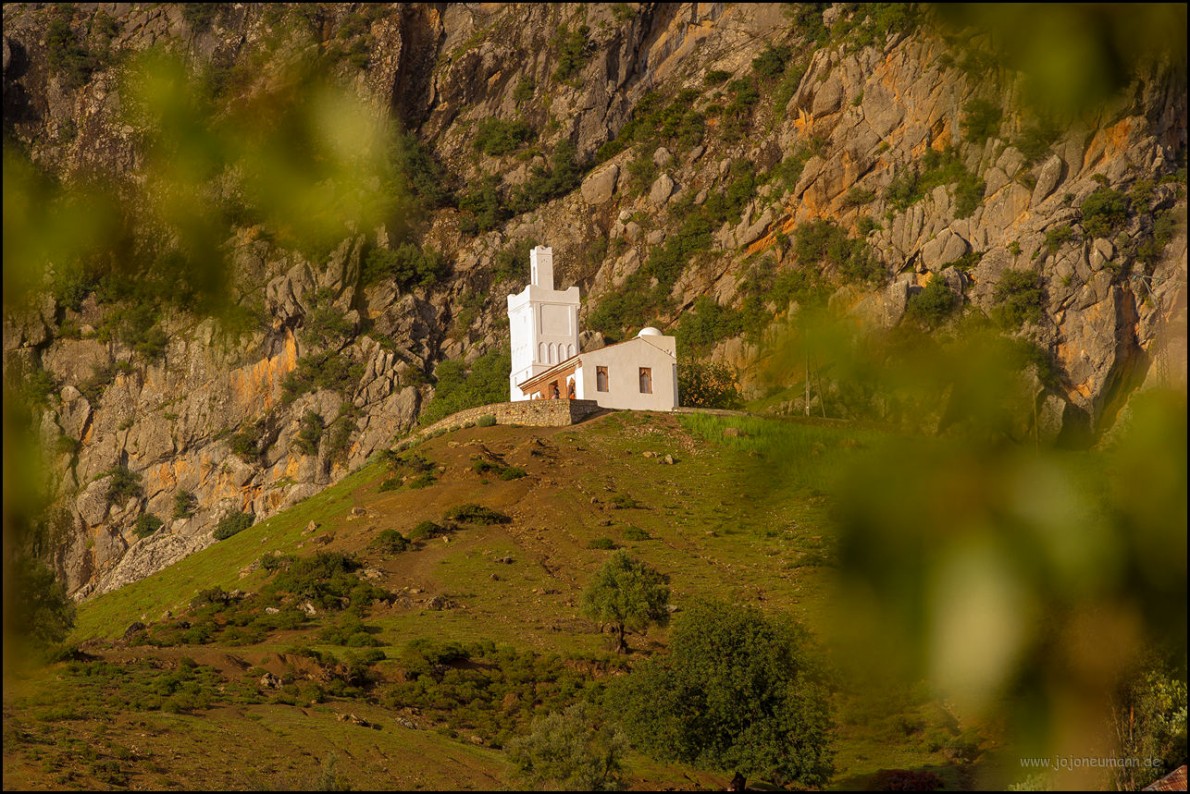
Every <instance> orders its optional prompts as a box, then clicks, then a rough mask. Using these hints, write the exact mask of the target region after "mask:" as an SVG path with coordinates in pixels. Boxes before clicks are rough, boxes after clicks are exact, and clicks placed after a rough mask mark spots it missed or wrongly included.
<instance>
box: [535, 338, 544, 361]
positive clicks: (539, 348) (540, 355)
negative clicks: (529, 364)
mask: <svg viewBox="0 0 1190 794" xmlns="http://www.w3.org/2000/svg"><path fill="white" fill-rule="evenodd" d="M537 360H538V361H545V342H540V343H538V345H537Z"/></svg>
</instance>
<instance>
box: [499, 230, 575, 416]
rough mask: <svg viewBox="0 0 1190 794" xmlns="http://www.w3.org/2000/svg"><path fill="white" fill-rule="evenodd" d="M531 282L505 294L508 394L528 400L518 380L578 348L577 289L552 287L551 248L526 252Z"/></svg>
mask: <svg viewBox="0 0 1190 794" xmlns="http://www.w3.org/2000/svg"><path fill="white" fill-rule="evenodd" d="M529 273H530V283H529V284H528V285H527V286H526V287H525V289H524V290H522V291H521V293H520V294H519V295H509V296H508V326H509V336H510V338H511V347H512V371H511V373H510V374H509V383H508V388H509V395H510V399H511V400H512V401H514V402H515V401H518V400H527V399H529V397H528V395H526V394H524V393H523V392H522V391H521V390H520V389H518V388H517V384H518V383H522V382H524V381H525V379H527V378H529V377H532V376H533V375H536V374H538V373H539V372H543V371H545V370H547V369H549V368H550V367H551V366H552V365H554V364H557V363H558V362H559V361H564V360H566V359H567V358H569V357H570V356H573V355H574V354H575V353H577V352H578V309H579V289H578V287H571V288H570V289H567V290H556V289H554V254H553V250H552V249H550V248H546V247H544V246H538V247H536V248H534V249H533V250H532V251H530V252H529Z"/></svg>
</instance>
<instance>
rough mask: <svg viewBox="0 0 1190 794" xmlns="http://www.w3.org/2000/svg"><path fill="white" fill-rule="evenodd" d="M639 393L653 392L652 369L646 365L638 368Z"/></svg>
mask: <svg viewBox="0 0 1190 794" xmlns="http://www.w3.org/2000/svg"><path fill="white" fill-rule="evenodd" d="M640 393H641V394H652V393H653V370H651V369H649V368H648V367H641V368H640Z"/></svg>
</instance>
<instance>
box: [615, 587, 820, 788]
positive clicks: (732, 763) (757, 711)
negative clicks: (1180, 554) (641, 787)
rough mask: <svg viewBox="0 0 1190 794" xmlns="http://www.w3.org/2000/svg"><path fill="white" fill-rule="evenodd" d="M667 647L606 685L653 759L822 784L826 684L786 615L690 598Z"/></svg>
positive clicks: (631, 732)
mask: <svg viewBox="0 0 1190 794" xmlns="http://www.w3.org/2000/svg"><path fill="white" fill-rule="evenodd" d="M670 651H671V652H670V654H669V655H668V656H666V657H662V658H656V659H650V660H648V661H647V662H645V663H644V665H642V666H641V667H640V668H638V669H637V670H635V671H634V672H633V673H632V674H631V675H630V676H628V677H627V678H625V679H624V680H623V682H622V683H620V684H618V685H617V686H616V687H615V688H614V689H613V690H612V692H611V699H612V700H611V702H612V705H613V707H614V708H615V709H616V711H617V713H618V714H620V717H621V720H622V724H623V725H624V728H625V730H626V732H627V733H628V736H629V738H630V739H631V740H632V741H633V742H634V743H635V744H637V745H638V746H639V747H641V748H642V749H644V750H645V751H646V752H649V753H650V754H652V755H654V756H656V757H657V758H659V759H665V760H671V759H672V760H676V761H682V762H684V763H690V764H694V765H696V766H702V767H710V768H713V769H720V770H723V771H731V772H735V773H736V774H737V775H739V776H740V777H742V778H744V779H745V781H746V779H747V777H750V776H759V777H764V778H767V779H769V780H771V781H772V782H774V783H776V784H778V785H783V784H785V783H788V782H797V783H800V784H802V785H804V786H821V785H823V784H825V783H826V782H827V781H829V780H830V777H831V774H832V772H833V769H834V767H833V763H832V757H833V751H832V749H831V746H830V740H831V731H832V727H833V723H832V719H831V708H830V702H829V699H828V691H827V686H826V684H825V681H824V676H823V675H822V672H821V670H820V669H819V668H818V667H817V666H816V665H815V664H813V662H812V661H811V659H810V656H809V654H808V653H807V649H806V634H805V632H804V630H802V629H800V628H799V627H797V626H796V625H795V624H793V623H792V622H791V621H788V620H781V619H769V618H766V617H765V616H764V615H763V614H761V613H760V612H759V611H758V610H756V609H754V608H752V607H745V606H736V605H732V604H727V603H722V602H714V601H702V602H696V603H695V604H693V605H692V606H691V607H690V608H689V609H687V610H686V611H685V612H683V613H682V615H681V617H680V618H678V620H676V621H675V625H674V629H673V634H672V637H671V641H670Z"/></svg>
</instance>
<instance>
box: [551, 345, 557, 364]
mask: <svg viewBox="0 0 1190 794" xmlns="http://www.w3.org/2000/svg"><path fill="white" fill-rule="evenodd" d="M557 350H558V348H557V347H556V346H555V345H554V343H553V342H550V346H549V351H550V358H549V362H550V363H551V364H553V363H556V359H555V358H554V356H555V355H557Z"/></svg>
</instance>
